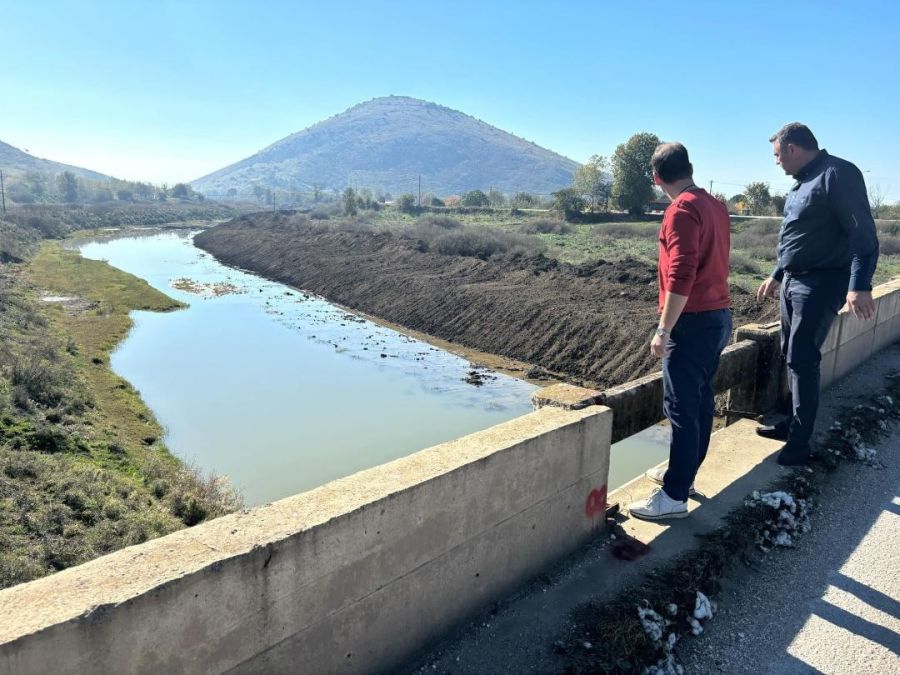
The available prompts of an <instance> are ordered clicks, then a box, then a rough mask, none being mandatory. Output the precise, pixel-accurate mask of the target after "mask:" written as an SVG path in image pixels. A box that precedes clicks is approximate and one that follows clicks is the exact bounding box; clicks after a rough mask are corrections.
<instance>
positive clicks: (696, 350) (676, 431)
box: [662, 309, 731, 501]
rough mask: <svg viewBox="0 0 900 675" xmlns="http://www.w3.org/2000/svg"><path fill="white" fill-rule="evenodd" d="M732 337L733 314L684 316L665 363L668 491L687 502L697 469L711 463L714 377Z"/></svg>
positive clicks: (665, 485)
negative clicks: (708, 453)
mask: <svg viewBox="0 0 900 675" xmlns="http://www.w3.org/2000/svg"><path fill="white" fill-rule="evenodd" d="M730 338H731V312H730V311H729V310H727V309H717V310H713V311H710V312H696V313H691V314H682V315H681V317H679V319H678V323H676V324H675V328H673V329H672V334H671V335H670V337H669V353H668V355H667V356H666V357H664V358H663V364H662V372H663V412H664V413H665V415H666V418H667V419H668V420H669V422H670V424H671V425H672V442H671V444H670V445H669V468H668V470H667V471H666V475H665V478H664V480H663V489H664V490H665V491H666V494H667V495H669V497H671V498H672V499H678V500H681V501H685V500H686V499H687V497H688V489H689V488H690V486H691V483H693V482H694V477H695V476H696V475H697V469H699V468H700V465H701V464H702V463H703V460H704V459H706V451H707V449H708V448H709V437H710V434H712V422H713V413H714V410H715V401H714V393H713V388H712V380H713V376H715V374H716V370H717V369H718V367H719V356H720V355H721V353H722V350H723V349H725V346H726V345H727V344H728V340H729V339H730Z"/></svg>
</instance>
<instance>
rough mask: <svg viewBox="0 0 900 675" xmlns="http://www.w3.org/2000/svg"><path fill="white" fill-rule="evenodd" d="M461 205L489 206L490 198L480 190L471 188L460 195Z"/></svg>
mask: <svg viewBox="0 0 900 675" xmlns="http://www.w3.org/2000/svg"><path fill="white" fill-rule="evenodd" d="M459 203H460V204H461V205H462V206H490V204H491V200H490V199H488V196H487V195H486V194H484V192H482V191H481V190H471V191H470V192H467V193H466V194H464V195H463V196H462V199H461V200H460V202H459Z"/></svg>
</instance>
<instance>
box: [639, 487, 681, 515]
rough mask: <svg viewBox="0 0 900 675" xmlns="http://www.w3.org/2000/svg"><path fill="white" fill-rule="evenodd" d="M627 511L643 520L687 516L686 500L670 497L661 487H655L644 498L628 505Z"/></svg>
mask: <svg viewBox="0 0 900 675" xmlns="http://www.w3.org/2000/svg"><path fill="white" fill-rule="evenodd" d="M628 513H630V514H631V515H632V516H634V517H635V518H642V519H644V520H663V519H665V518H687V517H688V510H687V502H686V501H685V502H680V501H678V500H677V499H672V498H671V497H670V496H669V495H667V494H666V491H665V490H663V489H662V488H656V489H654V490H653V492H651V493H650V496H649V497H647V498H646V499H642V500H640V501H637V502H634V503H632V504H629V505H628Z"/></svg>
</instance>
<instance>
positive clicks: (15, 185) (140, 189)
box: [4, 171, 205, 204]
mask: <svg viewBox="0 0 900 675" xmlns="http://www.w3.org/2000/svg"><path fill="white" fill-rule="evenodd" d="M4 177H5V186H4V187H5V192H6V197H7V199H9V200H11V201H13V202H15V203H17V204H99V203H102V202H112V201H121V202H164V201H166V200H168V199H169V198H173V199H185V200H192V201H203V200H204V199H205V197H204V196H203V195H202V194H200V193H199V192H195V191H194V189H193V188H192V187H191V186H190V185H188V184H187V183H176V184H175V185H173V186H171V187H169V186H168V184H166V183H163V184H162V185H153V184H152V183H141V182H135V181H127V180H120V179H117V178H112V179H110V180H99V181H98V180H90V179H88V178H82V177H81V176H77V175H75V174H74V173H73V172H71V171H63V172H62V173H59V174H55V175H54V174H50V173H44V172H40V171H26V172H25V173H22V174H14V175H12V176H4Z"/></svg>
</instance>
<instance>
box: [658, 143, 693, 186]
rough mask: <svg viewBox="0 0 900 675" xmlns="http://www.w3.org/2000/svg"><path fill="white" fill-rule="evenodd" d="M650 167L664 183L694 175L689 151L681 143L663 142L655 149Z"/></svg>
mask: <svg viewBox="0 0 900 675" xmlns="http://www.w3.org/2000/svg"><path fill="white" fill-rule="evenodd" d="M650 168H651V169H653V173H655V174H656V175H657V176H659V178H660V180H662V182H663V183H674V182H675V181H676V180H682V179H683V178H690V177H691V176H693V175H694V167H692V166H691V160H690V159H688V151H687V148H685V147H684V146H683V145H682V144H681V143H661V144H660V145H657V146H656V150H654V151H653V157H651V158H650Z"/></svg>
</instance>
